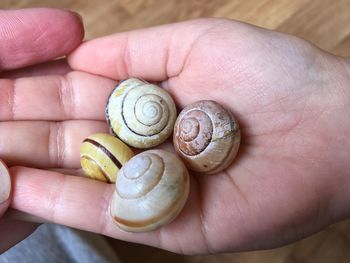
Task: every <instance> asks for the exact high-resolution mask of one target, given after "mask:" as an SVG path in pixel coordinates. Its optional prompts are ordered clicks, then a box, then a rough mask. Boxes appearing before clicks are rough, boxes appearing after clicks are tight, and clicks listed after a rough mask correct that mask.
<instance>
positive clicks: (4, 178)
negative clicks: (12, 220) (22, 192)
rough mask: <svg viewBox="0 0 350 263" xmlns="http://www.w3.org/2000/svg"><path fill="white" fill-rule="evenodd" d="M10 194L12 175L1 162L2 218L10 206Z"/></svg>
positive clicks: (0, 193) (0, 198)
mask: <svg viewBox="0 0 350 263" xmlns="http://www.w3.org/2000/svg"><path fill="white" fill-rule="evenodd" d="M10 192H11V179H10V173H9V170H8V168H7V166H6V165H5V163H4V162H3V161H1V160H0V217H1V216H2V215H3V214H4V213H5V211H6V210H7V207H8V205H9V198H10Z"/></svg>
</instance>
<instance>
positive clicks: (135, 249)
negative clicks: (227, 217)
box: [0, 0, 350, 263]
mask: <svg viewBox="0 0 350 263" xmlns="http://www.w3.org/2000/svg"><path fill="white" fill-rule="evenodd" d="M43 6H45V7H56V8H66V9H71V10H74V11H76V12H78V13H79V14H80V15H81V16H82V17H83V19H84V24H85V29H86V35H85V38H86V39H91V38H95V37H99V36H103V35H107V34H110V33H114V32H120V31H126V30H132V29H136V28H141V27H149V26H153V25H159V24H165V23H171V22H176V21H181V20H187V19H192V18H197V17H225V18H231V19H236V20H240V21H244V22H247V23H251V24H255V25H258V26H261V27H265V28H269V29H273V30H277V31H281V32H286V33H289V34H293V35H296V36H298V37H301V38H304V39H307V40H309V41H311V42H312V43H314V44H315V45H317V46H319V47H320V48H322V49H325V50H327V51H329V52H331V53H334V54H336V55H339V56H347V57H350V0H231V1H230V0H211V1H209V0H110V1H108V0H85V1H84V0H60V1H50V0H0V8H6V9H8V8H25V7H43ZM266 238H267V239H268V238H269V237H266ZM110 242H111V243H112V244H113V246H114V247H115V251H116V253H117V254H118V256H119V257H120V259H121V260H122V261H123V262H126V263H128V262H144V263H148V262H168V263H171V262H185V263H186V262H204V263H209V262H210V263H214V262H222V263H226V262H239V263H258V262H259V263H260V262H269V263H277V262H278V263H286V262H298V263H301V262H308V263H309V262H311V263H312V262H317V263H323V262H327V263H328V262H332V263H333V262H337V263H343V262H344V263H345V262H350V220H347V221H344V222H341V223H339V224H336V225H333V226H331V227H329V228H327V229H325V230H324V231H323V232H321V233H318V234H316V235H314V236H312V237H309V238H307V239H305V240H302V241H299V242H297V243H294V244H291V245H289V246H285V247H282V248H279V249H274V250H268V251H259V252H247V253H235V254H220V255H211V256H182V255H175V254H172V253H169V252H166V251H162V250H158V249H155V248H150V247H147V246H141V245H135V244H130V243H126V242H122V241H116V240H110Z"/></svg>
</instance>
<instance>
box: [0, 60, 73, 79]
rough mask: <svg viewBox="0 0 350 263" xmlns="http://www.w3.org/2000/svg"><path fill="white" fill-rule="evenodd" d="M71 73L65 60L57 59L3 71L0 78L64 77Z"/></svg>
mask: <svg viewBox="0 0 350 263" xmlns="http://www.w3.org/2000/svg"><path fill="white" fill-rule="evenodd" d="M71 71H72V69H71V67H70V66H69V65H68V63H67V61H66V60H65V59H58V60H53V61H49V62H44V63H41V64H38V65H34V66H29V67H25V68H21V69H17V70H11V71H3V72H0V78H2V79H4V78H6V79H17V78H28V77H35V76H47V75H65V74H68V73H69V72H71Z"/></svg>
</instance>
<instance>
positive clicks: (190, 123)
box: [173, 100, 240, 174]
mask: <svg viewBox="0 0 350 263" xmlns="http://www.w3.org/2000/svg"><path fill="white" fill-rule="evenodd" d="M173 141H174V146H175V150H176V152H177V153H178V155H179V156H180V158H181V159H182V160H183V161H184V162H185V164H186V166H187V167H188V168H189V169H191V170H193V171H196V172H201V173H206V174H214V173H218V172H220V171H222V170H224V169H225V168H227V167H228V166H229V165H230V163H231V162H232V160H233V159H234V158H235V156H236V154H237V151H238V148H239V144H240V131H239V126H238V123H237V121H236V120H235V119H234V117H233V116H232V114H231V113H230V112H229V111H227V110H226V109H225V108H223V107H222V106H221V105H220V104H218V103H217V102H215V101H210V100H203V101H198V102H195V103H193V104H191V105H189V106H187V107H186V108H184V109H183V110H182V111H181V113H180V114H179V116H178V118H177V120H176V123H175V127H174V138H173Z"/></svg>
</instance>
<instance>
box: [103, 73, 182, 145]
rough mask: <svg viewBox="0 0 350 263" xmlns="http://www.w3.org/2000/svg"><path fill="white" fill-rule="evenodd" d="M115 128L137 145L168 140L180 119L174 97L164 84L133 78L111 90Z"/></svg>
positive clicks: (110, 120)
mask: <svg viewBox="0 0 350 263" xmlns="http://www.w3.org/2000/svg"><path fill="white" fill-rule="evenodd" d="M106 119H107V122H108V123H109V125H110V127H111V130H112V132H113V133H114V134H116V135H117V136H118V137H119V138H120V139H121V140H122V141H124V142H125V143H127V144H128V145H130V146H133V147H135V148H150V147H153V146H156V145H158V144H161V143H162V142H164V141H165V140H166V139H167V138H168V137H169V136H170V135H171V133H172V131H173V127H174V123H175V120H176V107H175V103H174V101H173V99H172V98H171V97H170V95H169V94H168V93H167V92H166V91H165V90H164V89H162V88H160V87H158V86H156V85H153V84H150V83H147V82H145V81H142V80H139V79H135V78H131V79H128V80H124V81H123V82H121V83H119V85H118V86H117V87H116V88H115V89H114V90H113V92H112V93H111V95H110V97H109V99H108V102H107V107H106Z"/></svg>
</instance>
